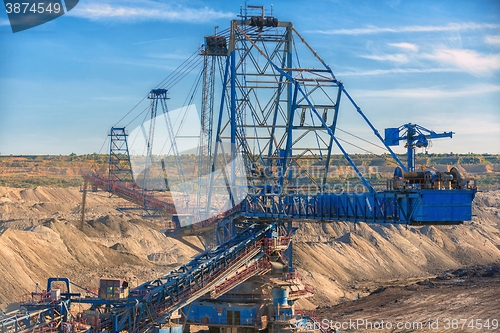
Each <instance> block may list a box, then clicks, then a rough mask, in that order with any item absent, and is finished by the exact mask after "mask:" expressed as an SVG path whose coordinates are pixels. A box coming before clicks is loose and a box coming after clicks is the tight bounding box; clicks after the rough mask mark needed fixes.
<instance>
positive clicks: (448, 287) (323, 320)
mask: <svg viewBox="0 0 500 333" xmlns="http://www.w3.org/2000/svg"><path fill="white" fill-rule="evenodd" d="M375 286H376V284H375V285H374V287H372V288H370V289H368V291H369V292H370V294H369V295H368V296H366V297H361V298H359V299H357V300H353V301H347V302H342V303H340V304H337V305H334V306H328V305H327V306H322V307H319V309H318V310H317V311H316V318H318V319H317V320H318V324H317V325H323V326H325V327H334V328H342V325H344V327H343V328H344V329H341V331H342V332H381V331H384V332H495V331H496V332H498V331H500V300H499V296H500V264H492V265H486V266H476V267H469V268H465V269H458V270H453V271H449V272H445V273H443V274H440V275H439V276H437V277H433V278H428V279H423V280H418V281H412V280H394V281H381V282H380V283H379V284H378V287H375Z"/></svg>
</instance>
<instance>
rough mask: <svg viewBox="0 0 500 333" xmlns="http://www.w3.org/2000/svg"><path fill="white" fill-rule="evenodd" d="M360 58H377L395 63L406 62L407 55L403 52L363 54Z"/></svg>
mask: <svg viewBox="0 0 500 333" xmlns="http://www.w3.org/2000/svg"><path fill="white" fill-rule="evenodd" d="M361 58H365V59H371V60H377V61H390V62H397V63H401V64H404V63H407V62H408V61H409V59H408V57H407V56H406V55H404V54H384V55H363V56H361Z"/></svg>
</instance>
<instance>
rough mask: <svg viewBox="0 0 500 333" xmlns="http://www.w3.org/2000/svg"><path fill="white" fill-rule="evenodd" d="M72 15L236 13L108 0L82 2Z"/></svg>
mask: <svg viewBox="0 0 500 333" xmlns="http://www.w3.org/2000/svg"><path fill="white" fill-rule="evenodd" d="M69 14H70V15H73V16H76V17H81V18H85V19H90V20H100V19H122V20H150V19H153V20H165V21H182V22H193V23H197V22H207V21H210V20H213V19H218V18H229V17H235V16H236V15H235V14H234V13H229V12H220V11H216V10H214V9H211V8H208V7H203V8H186V7H183V6H180V5H177V6H170V5H168V4H164V3H161V2H156V1H151V0H146V1H138V2H134V1H132V2H131V4H130V5H121V4H115V3H106V2H104V3H103V2H89V3H80V4H79V5H78V6H77V7H75V9H74V10H72V11H71V12H70V13H69Z"/></svg>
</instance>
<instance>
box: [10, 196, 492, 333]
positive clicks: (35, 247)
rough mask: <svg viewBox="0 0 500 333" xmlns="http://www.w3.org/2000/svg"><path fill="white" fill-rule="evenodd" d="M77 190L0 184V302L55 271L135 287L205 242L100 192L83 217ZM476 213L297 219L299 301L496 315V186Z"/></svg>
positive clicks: (329, 313)
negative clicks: (431, 219) (410, 222)
mask: <svg viewBox="0 0 500 333" xmlns="http://www.w3.org/2000/svg"><path fill="white" fill-rule="evenodd" d="M81 200H82V194H81V193H80V192H79V189H78V188H48V187H37V188H34V189H18V188H6V187H0V222H1V224H0V269H1V271H2V281H1V282H0V308H1V309H3V310H10V309H14V308H15V307H16V305H17V304H16V302H17V301H18V299H19V297H20V296H21V295H23V294H26V293H29V292H31V291H33V290H34V289H35V286H36V284H39V286H41V288H42V289H44V288H45V283H46V280H47V278H48V277H51V276H66V277H69V278H70V279H71V280H72V281H74V282H75V283H77V284H79V285H82V286H91V287H95V286H97V283H98V279H99V278H101V277H114V278H125V279H128V280H129V281H130V283H131V284H132V287H133V286H135V285H137V284H139V283H141V282H143V281H147V280H150V279H152V278H155V277H158V276H160V275H162V274H164V273H166V272H168V271H170V270H171V269H173V268H175V267H177V266H178V265H180V264H182V263H184V262H187V261H188V260H189V259H190V258H191V257H192V256H193V255H194V254H196V253H197V250H196V248H197V247H198V248H199V247H202V245H201V242H200V241H199V240H198V239H197V238H196V237H190V238H189V237H188V238H186V240H187V242H181V241H178V240H175V239H173V238H168V237H166V236H164V235H163V234H162V233H161V232H160V230H161V228H162V224H161V219H159V220H158V219H147V218H143V217H142V216H140V215H139V212H137V211H127V212H119V211H117V210H116V209H115V208H116V207H117V206H121V205H124V202H123V200H121V199H119V198H116V197H109V195H108V194H106V193H104V192H96V193H89V194H88V196H87V209H86V215H85V223H84V224H83V225H82V224H81V222H80V219H81ZM474 213H475V217H474V219H473V221H472V222H470V223H466V224H464V225H458V226H408V227H407V226H393V225H373V224H366V223H357V224H353V223H345V222H338V223H325V224H321V223H301V224H300V229H299V230H298V232H297V235H296V237H295V238H294V240H295V241H294V242H295V243H294V263H295V265H296V267H297V268H298V270H299V272H300V273H302V276H303V277H304V278H305V280H306V282H308V283H310V284H312V285H313V286H314V287H315V288H316V293H315V296H313V297H311V298H308V299H304V300H300V301H299V302H298V304H297V307H301V308H303V309H315V308H318V306H319V308H318V318H322V319H325V320H327V319H328V320H332V322H333V320H336V321H339V322H340V321H345V320H349V319H351V320H352V319H363V320H382V319H385V320H393V321H394V322H396V321H397V320H400V321H402V320H407V321H411V320H415V321H418V320H420V321H426V323H428V322H429V321H432V320H441V322H440V323H441V324H443V323H444V322H443V320H445V319H446V318H447V316H448V317H450V318H451V317H452V316H465V318H469V319H482V320H486V319H493V317H494V315H495V314H498V313H500V306H499V304H500V302H498V300H497V298H498V295H500V287H499V281H500V279H499V273H498V267H499V266H498V265H499V263H500V191H491V192H483V193H478V194H477V197H476V199H475V201H474ZM187 243H191V244H192V246H189V245H187ZM471 267H472V268H471ZM460 270H464V272H467V273H464V274H462V273H460V272H461V271H460ZM471 272H476V273H471ZM461 274H462V275H461ZM497 317H499V316H498V315H497ZM434 318H435V319H434ZM497 319H499V320H500V318H497ZM443 325H444V324H443ZM442 328H443V329H442V330H440V331H444V326H443V327H442ZM419 329H420V328H419ZM429 329H430V328H429ZM353 331H361V330H360V329H358V330H353ZM392 331H394V332H412V330H399V331H398V330H392ZM414 331H417V330H414ZM418 331H419V332H420V331H422V330H421V329H420V330H418ZM424 331H425V330H424ZM434 331H435V330H434ZM464 331H467V330H464ZM475 331H476V332H478V330H477V329H476V330H475ZM479 331H481V330H479Z"/></svg>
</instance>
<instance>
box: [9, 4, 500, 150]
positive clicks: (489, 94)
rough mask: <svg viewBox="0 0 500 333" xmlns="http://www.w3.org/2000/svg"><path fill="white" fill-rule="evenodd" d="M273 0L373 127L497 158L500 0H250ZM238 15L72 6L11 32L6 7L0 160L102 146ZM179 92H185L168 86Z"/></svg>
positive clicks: (216, 9) (159, 7) (230, 7)
mask: <svg viewBox="0 0 500 333" xmlns="http://www.w3.org/2000/svg"><path fill="white" fill-rule="evenodd" d="M241 3H243V1H242V2H241ZM271 3H272V4H273V11H274V15H275V16H276V17H278V18H279V19H280V20H283V21H291V22H293V23H294V26H295V28H296V29H297V30H298V31H299V32H300V33H301V34H302V35H303V36H304V37H305V39H306V40H307V41H308V43H309V44H310V45H311V46H312V47H313V48H314V49H315V50H316V51H317V52H318V53H319V54H320V56H321V57H322V58H323V59H324V60H325V62H326V63H328V64H329V65H330V67H331V68H332V69H333V71H334V72H335V74H336V77H337V78H338V79H341V80H342V81H343V82H344V84H345V86H346V88H347V90H348V91H349V93H350V94H351V96H353V97H354V99H355V100H356V102H357V103H358V105H360V106H361V108H362V109H363V110H364V111H365V113H366V114H367V116H368V117H369V118H370V120H371V121H372V122H373V123H374V125H375V126H376V127H377V128H378V129H379V130H380V131H383V129H384V128H385V127H397V126H399V125H402V124H404V123H408V122H414V123H418V124H420V125H422V126H424V127H427V128H429V129H433V130H435V131H436V132H442V131H454V132H455V133H456V134H455V135H454V138H453V139H442V140H436V141H435V142H434V144H433V147H432V148H431V149H430V150H429V151H430V152H433V153H439V152H458V153H467V152H476V153H497V154H498V153H500V126H499V125H500V1H498V0H481V1H462V0H451V1H447V0H446V1H440V0H432V1H427V0H419V1H396V0H390V1H355V0H354V1H340V0H339V1H333V0H332V1H327V0H325V1H303V0H302V1H295V0H287V1H284V0H277V1H276V0H275V1H272V2H268V3H266V2H257V1H249V2H248V4H252V5H264V6H266V9H267V10H269V9H270V4H271ZM239 10H240V2H230V1H197V0H191V1H167V0H166V1H153V0H123V1H120V0H115V1H109V0H100V1H97V0H80V2H79V4H78V5H77V6H76V7H75V8H74V9H73V10H72V11H71V12H69V13H67V14H66V15H64V16H62V17H60V18H58V19H56V20H54V21H51V22H49V23H46V24H44V25H41V26H38V27H35V28H32V29H29V30H25V31H22V32H18V33H15V34H14V33H12V31H11V29H10V27H9V25H8V19H7V15H6V13H5V12H4V11H3V9H2V10H1V11H0V12H1V14H0V50H1V51H0V154H1V155H8V154H70V153H72V152H75V153H77V154H85V153H93V152H106V148H104V149H102V150H101V147H102V145H103V143H104V141H105V139H106V134H107V131H108V130H109V128H110V127H111V126H113V125H115V124H116V123H117V122H118V121H119V120H120V119H121V118H122V116H124V115H125V114H126V113H127V112H128V111H129V110H130V109H131V108H132V107H134V105H136V104H137V102H139V101H140V100H141V99H142V98H143V97H144V96H145V95H146V94H147V92H148V91H149V90H150V89H151V88H153V87H155V86H156V85H157V84H158V83H159V82H160V81H161V80H162V79H164V78H165V77H166V76H167V75H168V74H169V73H170V72H171V71H172V70H173V69H175V68H176V67H177V66H178V65H179V64H181V63H182V61H184V60H185V59H186V58H187V57H189V56H190V55H191V54H192V53H193V52H195V51H196V50H197V48H198V47H199V46H200V45H201V44H202V43H203V36H205V35H209V34H212V33H213V30H214V26H216V25H217V26H219V27H220V29H222V28H227V27H228V26H229V21H230V20H231V19H233V18H236V15H237V14H238V13H239ZM194 78H195V76H194V75H193V76H192V79H193V80H194ZM189 79H190V78H189V77H188V78H187V79H186V82H184V83H183V85H184V86H185V87H187V88H186V89H189V87H190V86H191V84H192V82H188V81H189ZM181 86H182V85H181ZM179 95H181V94H180V93H179ZM176 98H178V99H182V101H184V99H185V94H182V95H181V96H178V95H177V92H175V91H173V92H172V91H171V99H172V103H173V104H174V105H175V103H177V102H176V101H175V100H176ZM182 101H181V102H180V103H182ZM141 110H142V109H141ZM398 151H400V152H402V151H403V149H402V147H399V148H398Z"/></svg>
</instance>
